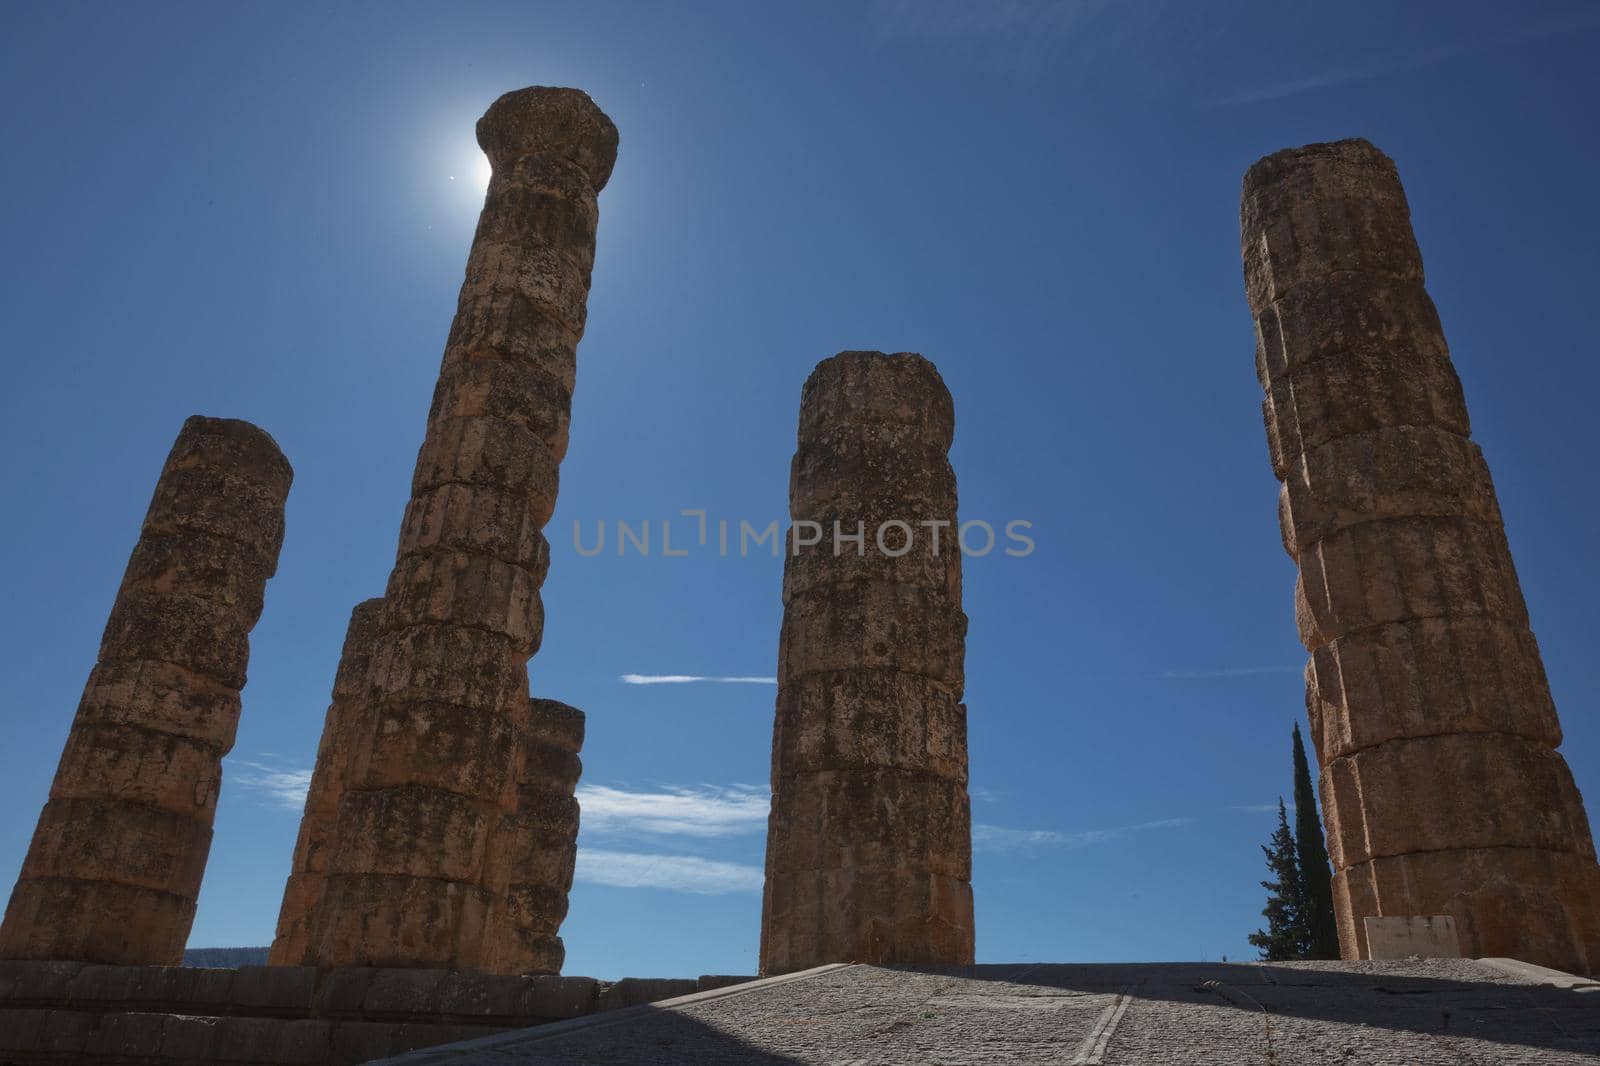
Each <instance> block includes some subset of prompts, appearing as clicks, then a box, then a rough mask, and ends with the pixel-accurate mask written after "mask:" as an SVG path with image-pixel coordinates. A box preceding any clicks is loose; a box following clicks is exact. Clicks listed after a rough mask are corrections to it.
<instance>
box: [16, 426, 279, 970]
mask: <svg viewBox="0 0 1600 1066" xmlns="http://www.w3.org/2000/svg"><path fill="white" fill-rule="evenodd" d="M293 477H294V472H293V470H291V469H290V466H289V463H288V460H286V459H285V458H284V457H283V453H282V452H280V451H279V450H278V446H277V444H276V443H274V442H273V440H272V438H271V437H269V436H268V435H267V434H266V433H264V432H262V431H261V430H260V429H257V428H256V427H255V426H253V425H251V424H250V423H248V422H238V421H234V420H231V419H221V418H202V417H200V416H198V415H196V416H194V417H192V418H190V419H189V420H188V421H186V422H184V424H183V429H182V431H181V432H180V433H179V434H178V439H177V442H176V443H175V444H173V446H172V452H171V454H169V455H168V456H167V461H166V465H165V466H163V467H162V470H161V477H160V480H159V481H157V482H156V490H155V495H154V497H153V498H152V499H151V501H150V509H149V510H148V511H147V512H146V513H145V518H144V526H143V528H142V530H141V531H140V535H139V543H138V544H137V545H135V546H134V549H133V555H132V557H131V558H130V559H129V560H128V568H127V570H126V571H125V572H124V574H123V578H122V587H121V588H120V589H118V590H117V598H116V602H115V603H113V604H112V607H111V616H110V619H109V621H107V623H106V629H105V635H104V636H103V637H102V638H101V641H100V654H99V659H98V661H97V662H96V663H95V666H94V670H93V671H92V672H91V673H90V675H89V682H88V685H87V686H86V687H85V688H84V693H83V699H82V701H81V702H80V703H79V704H78V714H77V717H76V718H75V719H74V720H73V723H72V731H71V732H70V733H69V734H68V735H67V743H66V748H65V750H64V751H63V752H62V754H61V763H60V766H59V767H58V768H57V770H56V776H55V781H54V783H52V785H51V786H50V799H49V802H47V803H46V804H45V807H44V812H43V813H42V814H41V815H40V816H39V824H38V828H37V829H35V831H34V834H33V842H32V844H31V845H30V846H29V848H28V854H27V858H26V859H25V860H24V861H23V865H22V875H21V877H19V878H18V879H17V885H16V888H15V889H14V890H13V891H12V894H11V903H10V906H9V907H7V908H6V916H5V922H4V924H3V925H0V958H9V959H59V960H77V961H87V962H101V963H115V964H122V965H169V966H170V965H177V964H179V963H180V962H182V960H183V948H184V944H185V942H186V941H187V940H188V938H189V927H190V926H191V925H192V924H193V922H194V909H195V899H196V897H197V896H198V895H199V893H200V879H201V875H202V874H203V873H204V871H205V865H206V856H207V854H208V853H209V852H210V850H211V823H212V819H213V817H214V815H215V813H216V805H217V790H218V788H219V787H220V786H221V783H222V757H223V756H224V755H226V754H227V753H228V751H229V750H230V749H231V748H232V747H233V739H234V731H235V729H236V728H237V727H238V724H239V690H240V689H242V688H243V687H244V683H245V668H246V666H247V664H248V662H249V658H250V642H249V635H250V630H251V629H252V628H253V627H254V626H255V624H256V619H257V618H259V617H260V616H261V608H262V597H263V594H264V591H265V588H266V584H267V579H268V578H269V577H271V576H272V574H273V572H274V571H275V570H276V569H277V565H278V549H279V548H280V547H281V546H282V544H283V505H284V500H285V499H286V498H287V497H288V494H289V483H290V481H291V480H292V479H293Z"/></svg>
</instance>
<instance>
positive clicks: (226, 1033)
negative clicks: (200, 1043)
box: [211, 1017, 283, 1063]
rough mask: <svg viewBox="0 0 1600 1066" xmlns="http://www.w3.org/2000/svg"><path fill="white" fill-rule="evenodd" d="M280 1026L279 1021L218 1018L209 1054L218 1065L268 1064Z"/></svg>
mask: <svg viewBox="0 0 1600 1066" xmlns="http://www.w3.org/2000/svg"><path fill="white" fill-rule="evenodd" d="M282 1026H283V1021H282V1020H281V1019H279V1018H247V1017H225V1018H218V1019H217V1024H216V1028H215V1029H213V1030H212V1045H211V1047H212V1054H214V1055H215V1056H216V1059H217V1061H218V1062H250V1063H255V1062H261V1061H262V1060H263V1059H265V1060H267V1061H271V1058H272V1055H273V1052H274V1050H275V1049H276V1048H277V1044H278V1034H279V1030H280V1029H281V1028H282Z"/></svg>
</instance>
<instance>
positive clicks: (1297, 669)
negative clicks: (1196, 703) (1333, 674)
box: [1161, 666, 1306, 681]
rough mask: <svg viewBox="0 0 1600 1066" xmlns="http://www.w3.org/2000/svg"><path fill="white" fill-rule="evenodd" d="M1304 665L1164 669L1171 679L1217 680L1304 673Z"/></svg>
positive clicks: (1167, 676) (1164, 672)
mask: <svg viewBox="0 0 1600 1066" xmlns="http://www.w3.org/2000/svg"><path fill="white" fill-rule="evenodd" d="M1305 669H1306V668H1305V667H1304V666H1223V667H1218V668H1217V669H1215V670H1163V671H1161V676H1162V677H1164V678H1166V679H1168V680H1170V681H1216V680H1219V679H1222V678H1229V677H1256V676H1258V675H1261V674H1302V673H1305Z"/></svg>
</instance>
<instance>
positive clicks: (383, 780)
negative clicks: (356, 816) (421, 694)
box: [345, 700, 518, 804]
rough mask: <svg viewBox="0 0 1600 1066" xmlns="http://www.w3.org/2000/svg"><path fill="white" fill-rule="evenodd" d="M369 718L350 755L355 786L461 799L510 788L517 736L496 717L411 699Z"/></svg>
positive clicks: (376, 711) (513, 781) (378, 710)
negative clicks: (360, 745) (372, 724)
mask: <svg viewBox="0 0 1600 1066" xmlns="http://www.w3.org/2000/svg"><path fill="white" fill-rule="evenodd" d="M369 714H370V717H371V718H372V719H373V720H374V721H375V723H376V726H375V728H374V729H373V730H372V731H371V733H370V734H369V736H368V737H367V740H366V744H365V746H364V748H362V749H358V750H357V751H356V752H354V753H352V754H353V758H354V761H353V764H352V767H351V776H352V780H353V782H354V783H355V784H356V785H357V786H358V787H360V788H362V789H409V788H419V789H428V790H436V791H440V792H449V793H454V794H455V795H457V796H461V797H466V796H499V795H502V794H505V793H508V792H509V791H510V790H511V789H512V788H514V787H515V784H516V771H517V766H516V753H517V743H516V742H517V739H518V735H517V734H518V731H517V729H516V727H515V726H514V725H513V724H512V722H511V721H510V720H508V719H507V718H504V717H502V716H501V715H500V714H498V713H495V712H493V711H488V710H468V709H466V708H463V707H458V706H453V705H451V704H447V703H428V702H422V701H417V700H403V701H401V700H396V701H390V702H388V703H385V704H383V705H382V706H380V707H376V708H373V709H372V710H371V711H370V712H369ZM348 794H349V793H348V792H346V793H345V795H348ZM461 802H462V804H467V803H468V801H466V800H462V801H461Z"/></svg>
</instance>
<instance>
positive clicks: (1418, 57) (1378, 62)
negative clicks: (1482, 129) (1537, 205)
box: [1205, 9, 1600, 107]
mask: <svg viewBox="0 0 1600 1066" xmlns="http://www.w3.org/2000/svg"><path fill="white" fill-rule="evenodd" d="M1593 26H1600V11H1596V10H1592V9H1591V10H1589V11H1583V12H1578V13H1576V14H1574V15H1569V16H1567V17H1565V18H1559V19H1546V20H1544V21H1542V22H1536V23H1534V24H1532V25H1529V26H1523V27H1520V28H1515V29H1507V30H1505V31H1503V32H1501V33H1498V34H1496V35H1495V37H1494V39H1492V40H1481V41H1461V42H1456V43H1452V44H1441V45H1435V46H1433V47H1431V48H1419V49H1416V50H1415V51H1411V52H1397V53H1391V54H1389V55H1385V56H1378V57H1376V58H1373V59H1371V60H1367V61H1365V62H1360V63H1350V64H1343V65H1339V66H1334V67H1329V68H1328V69H1326V70H1322V71H1318V72H1316V73H1313V74H1308V75H1306V76H1305V77H1301V78H1291V79H1289V80H1287V81H1281V82H1276V83H1273V84H1269V85H1261V86H1257V87H1255V88H1249V89H1240V90H1237V91H1235V92H1231V93H1224V94H1223V95H1221V96H1217V97H1213V98H1212V99H1210V100H1207V101H1206V102H1205V103H1206V105H1207V106H1210V107H1227V106H1230V105H1234V104H1255V103H1262V102H1265V101H1267V100H1281V99H1283V98H1284V97H1288V96H1298V95H1300V94H1301V93H1308V92H1315V91H1316V90H1318V89H1330V88H1333V87H1335V86H1340V85H1351V84H1354V83H1356V82H1363V81H1371V80H1373V79H1374V78H1381V77H1385V76H1387V75H1390V74H1399V73H1402V72H1404V71H1408V70H1418V69H1420V68H1423V67H1431V66H1434V65H1436V64H1439V63H1444V62H1448V61H1449V60H1452V59H1459V58H1462V57H1465V56H1471V55H1482V54H1484V53H1488V52H1498V51H1503V50H1504V49H1506V48H1508V47H1511V46H1512V45H1516V44H1521V43H1524V42H1527V41H1535V40H1539V39H1541V38H1545V37H1554V36H1558V35H1560V34H1564V33H1573V32H1575V31H1578V30H1583V29H1588V28H1590V27H1593Z"/></svg>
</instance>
